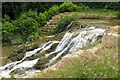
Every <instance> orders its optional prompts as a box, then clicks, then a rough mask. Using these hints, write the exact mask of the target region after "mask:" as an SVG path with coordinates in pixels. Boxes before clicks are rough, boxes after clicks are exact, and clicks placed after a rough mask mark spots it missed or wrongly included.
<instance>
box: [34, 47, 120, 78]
mask: <svg viewBox="0 0 120 80" xmlns="http://www.w3.org/2000/svg"><path fill="white" fill-rule="evenodd" d="M119 46H120V45H119ZM96 54H97V55H99V56H101V58H100V59H95V58H90V59H87V58H84V57H82V58H74V59H69V60H68V59H66V61H65V64H64V65H62V66H61V67H60V68H59V69H58V70H54V71H53V70H47V72H45V73H44V72H41V73H37V74H35V75H34V77H35V78H76V77H77V78H118V58H117V56H118V45H116V46H115V47H111V48H105V47H103V48H102V49H101V50H99V51H98V52H97V53H96Z"/></svg>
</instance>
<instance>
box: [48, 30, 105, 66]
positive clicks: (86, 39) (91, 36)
mask: <svg viewBox="0 0 120 80" xmlns="http://www.w3.org/2000/svg"><path fill="white" fill-rule="evenodd" d="M92 29H93V30H88V31H81V32H80V33H78V35H77V36H76V37H74V38H73V39H72V40H71V39H69V43H67V44H68V45H67V46H66V48H64V47H62V46H64V44H61V45H58V47H61V48H62V49H63V48H64V49H63V50H62V51H61V52H59V53H58V54H57V55H56V56H55V57H54V58H52V59H51V60H50V61H49V63H47V64H46V65H48V66H50V65H51V64H52V63H54V61H55V60H57V59H58V58H59V57H61V56H62V55H64V54H66V53H67V54H69V53H71V52H73V51H76V50H77V49H80V48H83V47H86V46H87V45H89V44H92V43H94V42H95V41H96V40H97V38H98V37H99V36H101V35H104V32H105V30H104V29H99V28H98V29H94V28H92ZM66 34H70V33H66ZM66 34H65V35H66ZM69 36H70V37H71V35H69ZM62 41H64V37H63V39H62V40H61V42H62ZM56 49H57V48H56Z"/></svg>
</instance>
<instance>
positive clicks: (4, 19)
mask: <svg viewBox="0 0 120 80" xmlns="http://www.w3.org/2000/svg"><path fill="white" fill-rule="evenodd" d="M5 22H10V17H9V16H8V15H5V17H4V18H3V19H2V23H5Z"/></svg>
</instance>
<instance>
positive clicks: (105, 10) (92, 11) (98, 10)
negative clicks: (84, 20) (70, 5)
mask: <svg viewBox="0 0 120 80" xmlns="http://www.w3.org/2000/svg"><path fill="white" fill-rule="evenodd" d="M80 12H81V13H88V14H91V13H93V14H100V15H102V14H105V15H112V16H116V15H117V13H118V11H112V10H107V9H83V10H80Z"/></svg>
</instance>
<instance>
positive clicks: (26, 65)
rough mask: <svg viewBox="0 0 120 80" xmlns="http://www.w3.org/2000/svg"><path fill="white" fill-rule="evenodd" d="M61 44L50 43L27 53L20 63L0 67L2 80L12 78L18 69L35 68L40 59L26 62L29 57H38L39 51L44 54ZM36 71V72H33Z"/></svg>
mask: <svg viewBox="0 0 120 80" xmlns="http://www.w3.org/2000/svg"><path fill="white" fill-rule="evenodd" d="M55 43H59V41H49V42H47V43H45V44H42V46H40V47H39V48H37V49H34V50H33V51H28V52H26V53H25V55H24V57H23V58H22V60H20V61H15V62H12V63H8V64H6V65H5V66H3V67H0V78H2V77H4V78H10V73H11V72H12V71H14V70H16V69H19V68H31V67H33V66H34V65H35V64H36V63H37V61H38V60H39V59H35V60H31V61H24V60H25V59H26V58H27V57H30V56H32V55H36V54H37V52H38V51H40V52H39V53H42V52H43V51H45V50H48V49H49V48H50V47H51V46H52V45H53V44H55ZM33 71H35V70H33Z"/></svg>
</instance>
